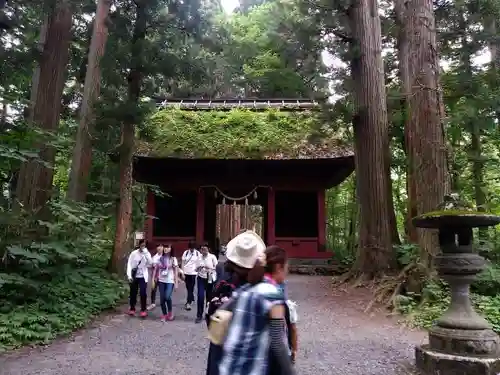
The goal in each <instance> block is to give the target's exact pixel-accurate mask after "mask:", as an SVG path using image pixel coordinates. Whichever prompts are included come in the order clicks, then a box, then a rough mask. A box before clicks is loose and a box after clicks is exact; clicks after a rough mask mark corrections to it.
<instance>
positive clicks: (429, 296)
mask: <svg viewBox="0 0 500 375" xmlns="http://www.w3.org/2000/svg"><path fill="white" fill-rule="evenodd" d="M422 297H423V298H420V296H412V295H408V296H398V298H397V299H396V309H397V311H398V312H400V313H402V314H404V315H406V321H407V322H408V323H409V325H410V326H412V327H422V328H430V327H431V326H432V325H433V324H434V322H435V321H436V320H437V319H438V318H439V317H441V316H442V315H443V313H444V312H445V311H446V309H447V308H448V306H449V304H450V293H449V289H448V286H447V285H446V283H444V282H443V281H431V282H428V283H427V285H426V286H425V288H424V291H423V295H422ZM471 299H472V302H473V303H474V306H475V308H476V311H477V312H478V313H480V314H482V315H483V316H484V317H485V318H486V319H487V320H488V321H489V322H490V323H491V325H492V326H493V330H494V331H495V332H497V333H500V294H497V295H495V296H485V295H480V294H477V293H472V294H471ZM419 300H421V301H423V302H418V301H419Z"/></svg>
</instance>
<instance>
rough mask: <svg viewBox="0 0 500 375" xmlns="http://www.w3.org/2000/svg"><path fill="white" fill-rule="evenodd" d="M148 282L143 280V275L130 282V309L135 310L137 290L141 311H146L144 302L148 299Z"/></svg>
mask: <svg viewBox="0 0 500 375" xmlns="http://www.w3.org/2000/svg"><path fill="white" fill-rule="evenodd" d="M147 287H148V283H147V282H146V280H144V277H138V278H136V279H134V280H133V281H132V282H131V283H130V310H133V311H135V305H136V304H137V292H139V295H140V297H141V311H146V303H147V299H148V294H147Z"/></svg>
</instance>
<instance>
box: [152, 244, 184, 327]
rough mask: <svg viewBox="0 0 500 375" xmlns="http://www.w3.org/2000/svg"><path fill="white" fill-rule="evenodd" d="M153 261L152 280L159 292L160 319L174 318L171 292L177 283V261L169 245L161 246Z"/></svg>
mask: <svg viewBox="0 0 500 375" xmlns="http://www.w3.org/2000/svg"><path fill="white" fill-rule="evenodd" d="M159 254H160V256H159V258H158V259H157V260H156V263H155V268H154V270H155V272H154V277H153V280H154V282H157V283H158V290H159V292H160V306H161V312H162V314H163V315H162V316H161V320H162V321H171V320H174V312H173V309H172V293H173V291H174V289H177V285H178V272H177V271H178V266H179V265H178V263H177V258H176V257H175V254H174V250H173V248H172V246H171V245H166V246H164V247H163V246H162V248H161V253H159Z"/></svg>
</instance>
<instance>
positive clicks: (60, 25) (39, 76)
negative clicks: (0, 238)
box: [16, 0, 72, 211]
mask: <svg viewBox="0 0 500 375" xmlns="http://www.w3.org/2000/svg"><path fill="white" fill-rule="evenodd" d="M71 24H72V11H71V7H70V2H69V1H66V0H61V1H58V2H56V3H55V5H54V8H53V9H52V12H51V14H50V15H49V16H48V18H47V22H46V23H44V26H43V27H42V32H41V36H40V44H41V52H42V53H41V58H40V64H39V68H37V69H36V70H35V72H34V74H33V86H32V96H31V107H32V108H31V110H30V113H29V119H30V120H32V122H33V123H34V125H35V126H37V127H39V128H40V129H42V130H43V131H49V132H54V131H56V130H57V128H58V125H59V116H60V113H61V98H62V92H63V88H64V83H65V78H66V70H67V69H66V65H67V63H68V54H69V43H70V40H71ZM37 146H38V147H37V148H38V149H39V157H40V159H41V160H43V162H44V163H43V164H42V163H40V162H38V161H28V162H25V163H23V165H22V166H21V170H20V172H19V179H18V184H17V189H16V196H17V199H18V200H19V202H20V203H21V204H22V206H23V208H24V209H25V210H28V211H35V210H37V209H39V208H40V207H42V206H44V205H45V203H46V202H47V200H48V199H49V198H50V195H51V189H52V179H53V169H52V168H51V167H50V165H52V164H54V162H55V154H56V153H55V149H54V148H53V147H52V146H50V145H47V144H44V143H39V144H38V145H37Z"/></svg>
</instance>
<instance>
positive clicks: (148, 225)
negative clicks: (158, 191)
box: [144, 190, 156, 242]
mask: <svg viewBox="0 0 500 375" xmlns="http://www.w3.org/2000/svg"><path fill="white" fill-rule="evenodd" d="M155 213H156V210H155V195H154V193H153V192H152V191H151V190H148V194H147V196H146V215H147V217H146V221H145V222H144V235H145V238H146V241H147V242H151V241H153V216H155Z"/></svg>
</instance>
